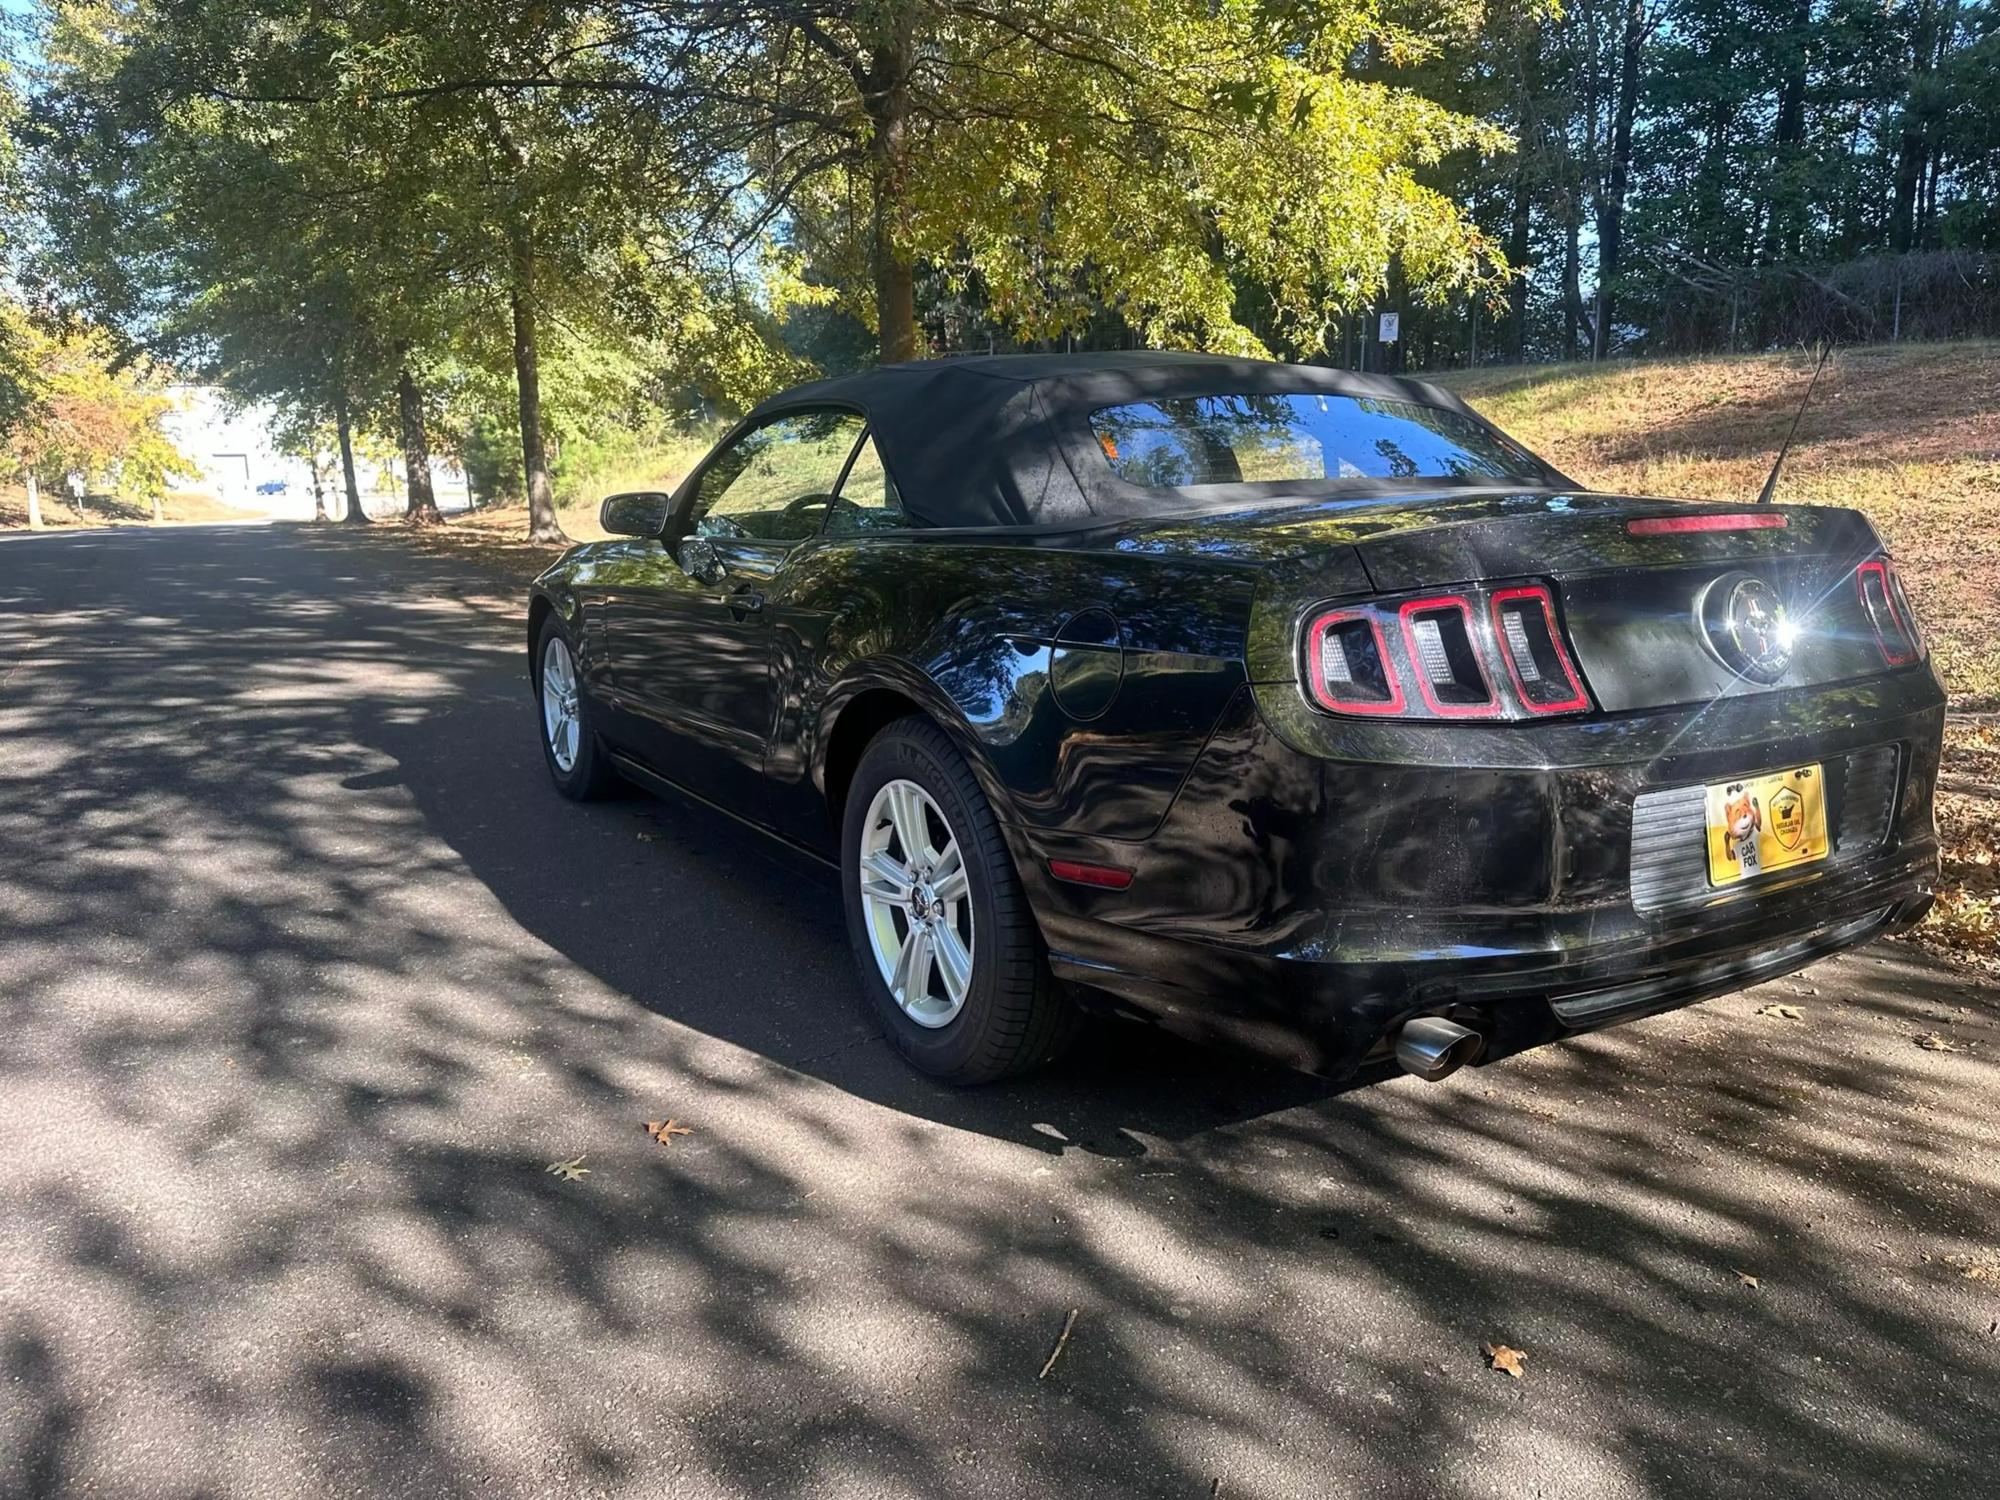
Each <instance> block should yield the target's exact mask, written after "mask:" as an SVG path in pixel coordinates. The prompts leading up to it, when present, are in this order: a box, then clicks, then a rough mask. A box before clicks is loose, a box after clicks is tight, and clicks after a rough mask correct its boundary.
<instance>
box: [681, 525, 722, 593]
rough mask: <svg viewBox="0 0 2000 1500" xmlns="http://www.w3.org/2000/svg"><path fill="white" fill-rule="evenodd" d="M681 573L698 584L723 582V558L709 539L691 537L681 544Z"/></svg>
mask: <svg viewBox="0 0 2000 1500" xmlns="http://www.w3.org/2000/svg"><path fill="white" fill-rule="evenodd" d="M680 560H681V571H682V572H684V573H686V574H687V575H688V577H690V578H692V579H694V581H695V582H697V583H720V582H722V558H721V557H720V556H719V555H718V554H717V553H716V550H715V546H714V544H713V543H712V542H710V541H709V540H708V538H707V537H700V536H691V537H689V538H688V539H687V540H686V541H684V542H682V543H681V552H680Z"/></svg>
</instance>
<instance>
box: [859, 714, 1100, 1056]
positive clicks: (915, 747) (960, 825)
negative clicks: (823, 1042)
mask: <svg viewBox="0 0 2000 1500" xmlns="http://www.w3.org/2000/svg"><path fill="white" fill-rule="evenodd" d="M841 851H842V858H841V871H842V883H843V885H844V887H845V892H846V897H847V931H848V939H849V941H850V942H851V943H852V944H853V946H854V953H855V958H856V961H857V962H858V964H859V966H860V969H861V985H862V988H863V989H864V990H866V991H867V993H868V997H869V1000H870V1001H871V1003H872V1006H873V1008H874V1010H875V1012H876V1014H877V1015H878V1016H880V1017H881V1020H882V1024H883V1027H884V1029H885V1030H886V1031H887V1032H888V1034H889V1038H890V1040H891V1041H893V1042H894V1043H895V1044H896V1048H897V1050H898V1051H900V1052H901V1053H902V1054H903V1055H904V1056H905V1057H906V1058H908V1059H909V1060H910V1061H911V1062H912V1063H913V1064H915V1065H916V1066H917V1067H918V1068H920V1069H921V1070H922V1071H924V1072H926V1073H929V1074H930V1075H931V1076H933V1077H935V1078H942V1079H944V1080H946V1081H947V1082H951V1083H962V1084H972V1083H990V1082H992V1081H993V1080H995V1079H998V1078H1005V1077H1007V1076H1008V1075H1010V1074H1013V1073H1019V1072H1023V1071H1025V1070H1027V1069H1029V1068H1032V1067H1035V1066H1037V1065H1038V1064H1040V1063H1043V1062H1046V1061H1048V1060H1050V1059H1051V1058H1053V1057H1055V1056H1056V1055H1057V1054H1058V1053H1060V1052H1061V1051H1062V1049H1063V1048H1064V1047H1065V1046H1067V1045H1068V1043H1069V1042H1070V1040H1071V1039H1072V1038H1073V1037H1074V1036H1075V1034H1076V1030H1077V1027H1078V1024H1079V1021H1080V1016H1079V1014H1078V1012H1077V1010H1076V1007H1075V1006H1074V1005H1073V1004H1071V1003H1070V1001H1069V1000H1068V999H1067V998H1066V997H1065V996H1063V995H1062V994H1061V993H1060V992H1059V991H1058V990H1057V988H1056V985H1055V980H1054V978H1053V977H1052V976H1051V975H1050V973H1049V966H1048V959H1047V956H1046V954H1045V953H1044V951H1043V948H1042V939H1041V932H1040V929H1039V928H1038V927H1037V926H1036V924H1035V917H1034V913H1033V912H1032V911H1030V910H1029V908H1028V899H1027V895H1026V893H1025V892H1024V891H1023V890H1022V889H1021V881H1020V877H1019V875H1017V874H1016V872H1015V870H1014V863H1013V859H1012V857H1011V856H1010V855H1009V853H1008V851H1007V843H1006V839H1005V838H1004V837H1003V836H1002V834H1001V832H1000V825H999V821H998V820H997V819H996V818H995V817H994V816H993V810H992V808H990V807H989V806H988V805H987V803H986V798H985V797H984V796H983V795H982V794H981V792H980V790H979V783H978V782H977V781H976V780H975V779H974V778H973V775H972V772H971V771H970V770H969V769H968V768H967V766H966V764H965V762H964V760H963V759H961V758H960V757H959V755H958V753H957V751H956V750H954V749H953V748H952V744H951V741H950V739H949V738H947V737H946V735H945V734H944V732H943V731H942V730H940V729H939V728H938V727H937V726H936V725H934V724H931V723H929V722H927V721H925V720H922V719H903V720H900V721H898V722H897V723H895V724H892V725H890V726H889V727H888V728H887V729H885V730H883V731H882V732H881V734H879V735H877V736H876V738H875V740H874V742H873V743H872V744H870V745H869V747H868V749H867V750H866V751H865V752H864V753H863V755H862V757H861V764H860V765H859V767H857V768H856V770H855V773H854V781H853V783H852V785H851V786H849V788H848V793H847V815H846V818H845V820H844V824H843V827H842V836H841Z"/></svg>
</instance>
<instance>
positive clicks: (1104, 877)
mask: <svg viewBox="0 0 2000 1500" xmlns="http://www.w3.org/2000/svg"><path fill="white" fill-rule="evenodd" d="M1049 873H1050V874H1051V875H1053V876H1055V878H1056V879H1058V880H1067V881H1068V882H1069V883H1070V884H1071V885H1094V886H1101V887H1102V888H1103V889H1105V890H1107V891H1122V890H1124V889H1125V887H1126V886H1128V885H1130V884H1131V883H1132V872H1131V871H1130V870H1121V869H1119V868H1118V867H1117V866H1116V865H1083V864H1078V863H1077V862H1076V861H1075V860H1073V859H1052V860H1050V861H1049Z"/></svg>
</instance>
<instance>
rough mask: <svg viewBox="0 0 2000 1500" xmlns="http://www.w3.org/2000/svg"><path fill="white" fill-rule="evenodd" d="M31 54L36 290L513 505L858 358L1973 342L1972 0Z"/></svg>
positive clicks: (647, 19) (238, 28)
mask: <svg viewBox="0 0 2000 1500" xmlns="http://www.w3.org/2000/svg"><path fill="white" fill-rule="evenodd" d="M17 52H18V54H19V59H20V65H19V69H18V74H19V78H18V82H17V84H16V85H15V86H14V87H13V88H11V89H10V90H9V91H8V92H7V95H6V98H7V100H8V102H9V106H10V108H12V109H13V110H14V111H15V117H14V118H13V119H12V121H11V128H10V130H9V131H8V132H7V140H8V141H9V142H10V143H18V153H17V154H15V155H10V156H9V157H8V159H7V161H6V162H5V163H4V171H0V178H4V181H5V182H6V183H7V184H8V185H9V186H8V187H7V191H8V192H9V193H11V194H12V195H13V198H14V201H15V202H16V203H17V204H18V206H19V212H18V213H17V214H16V215H15V216H14V217H15V218H16V219H17V220H18V221H19V222H20V223H21V224H23V225H25V226H27V228H26V230H25V231H24V232H23V233H21V234H20V235H18V236H17V238H16V241H15V243H14V244H13V245H12V246H11V247H9V258H10V260H11V261H12V262H13V265H14V271H15V284H16V286H17V288H18V291H19V296H20V297H21V299H22V301H23V309H24V316H26V314H27V312H28V311H30V310H31V311H32V318H29V320H28V321H30V322H34V323H35V324H36V325H37V326H38V327H44V328H62V327H67V328H70V329H88V330H91V331H92V332H91V337H92V338H93V339H94V340H96V342H95V343H93V344H92V345H91V347H94V348H101V349H103V350H105V351H107V355H106V357H107V359H108V360H109V361H110V362H111V363H114V364H115V363H119V362H121V361H122V362H128V363H129V362H132V361H135V360H136V361H139V363H137V364H135V365H133V368H146V367H148V366H147V364H146V362H147V361H150V362H155V363H157V364H158V365H160V366H162V367H171V368H172V369H173V370H174V371H176V372H177V373H178V374H180V375H181V376H183V377H184V378H188V379H196V380H206V381H212V382H215V383H219V384H221V385H223V386H224V387H225V388H227V389H228V390H230V391H231V392H234V393H235V394H236V395H237V396H239V397H240V398H242V399H245V400H256V401H263V402H269V403H271V404H272V405H273V406H274V407H275V408H276V409H278V410H280V411H282V412H283V413H285V414H286V417H285V421H286V425H287V431H288V432H289V433H290V434H292V436H293V437H294V438H295V439H296V440H298V441H301V442H304V441H307V436H309V435H313V434H322V435H324V437H325V440H326V441H327V442H328V443H330V444H331V446H332V448H333V449H334V450H337V451H338V453H342V454H345V453H349V452H351V449H352V444H353V441H354V438H355V435H356V434H357V433H358V434H362V435H364V436H372V437H377V438H381V439H385V440H387V441H390V442H392V443H393V444H394V445H395V446H397V447H398V448H399V449H400V450H401V452H402V453H403V455H404V457H405V462H406V468H407V470H408V472H409V474H410V475H411V491H410V506H411V513H412V516H413V518H417V519H422V518H424V517H425V516H427V515H429V514H432V513H433V512H434V507H433V506H432V505H431V502H430V497H429V489H428V484H427V483H426V482H425V481H424V478H423V476H426V475H427V474H428V471H429V463H428V459H429V454H430V453H431V451H432V450H433V449H434V448H435V449H441V450H442V451H444V452H446V453H448V454H451V455H453V456H456V457H458V458H460V459H461V460H462V461H464V462H465V463H466V464H467V466H468V469H470V470H472V471H474V472H476V473H477V474H478V475H479V476H480V477H481V479H482V482H484V483H486V484H487V485H488V487H489V488H490V489H493V490H498V491H502V492H505V493H509V494H517V495H520V496H521V497H523V498H525V499H526V500H527V501H528V504H529V509H530V517H531V520H530V525H531V530H532V531H533V533H534V534H536V535H538V536H543V537H551V536H555V535H558V534H559V528H558V525H557V521H556V515H555V505H554V502H555V493H556V489H557V486H558V482H559V480H560V479H561V477H562V476H563V475H564V474H565V473H566V472H568V471H569V469H570V468H571V467H573V466H574V465H575V464H577V463H578V462H580V461H581V457H580V456H582V455H591V454H601V453H604V452H607V451H610V450H611V449H613V448H615V447H616V445H617V444H618V443H619V442H620V441H621V440H623V436H624V435H630V434H632V433H638V432H651V431H661V430H665V429H666V428H669V427H671V426H672V425H673V424H675V423H676V422H679V421H682V420H685V419H687V418H689V417H691V416H694V415H699V414H708V413H718V412H727V411H731V410H738V409H741V408H742V407H743V406H745V405H746V404H748V403H749V402H751V401H752V400H754V399H755V398H756V397H757V396H759V395H761V394H762V393H764V392H765V391H768V390H770V389H773V388H775V387H777V386H780V385H782V384H785V383H788V382H791V381H793V380H796V379H799V378H802V377H804V376H806V375H809V374H810V373H812V372H813V371H814V370H816V369H826V370H832V369H839V368H844V367H850V366H852V365H854V364H856V363H859V362H865V361H867V360H871V359H900V358H907V357H912V356H915V355H920V354H926V353H949V352H952V351H954V350H959V349H969V348H979V347H995V348H1031V347H1051V346H1060V345H1062V344H1079V345H1086V346H1087V345H1099V344H1111V345H1132V344H1149V345H1164V346H1178V347H1188V348H1203V349H1213V350H1226V351H1233V352H1241V353H1253V354H1256V353H1267V354H1272V355H1276V356H1278V357H1283V358H1290V359H1318V360H1328V361H1334V362H1344V363H1354V362H1373V363H1380V362H1382V361H1384V360H1385V359H1388V360H1393V361H1394V362H1396V363H1398V364H1407V365H1412V366H1414V365H1421V364H1426V363H1459V362H1466V361H1475V360H1477V361H1483V360H1490V359H1495V358H1512V359H1522V358H1527V357H1531V356H1542V357H1551V356H1564V355H1568V356H1578V355H1590V356H1593V357H1603V356H1607V355H1610V354H1614V353H1634V352H1645V351H1647V350H1653V349H1661V350H1665V349H1686V348H1722V347H1735V348H1747V347H1756V346H1759V345H1763V344H1768V343H1771V342H1782V341H1785V340H1789V339H1796V338H1804V337H1812V336H1818V335H1821V334H1838V335H1840V336H1845V337H1901V336H1908V335H1910V334H1917V335H1930V334H1955V333H1962V332H1968V331H1995V330H2000V274H1997V273H1996V270H1995V258H1994V255H1995V252H1996V251H2000V123H1996V122H2000V110H1996V109H1995V107H1994V105H1993V100H1994V99H1995V97H1996V90H2000V28H1996V23H1995V15H1994V11H1993V8H1992V7H1991V5H1990V4H1989V3H1987V0H1888V3H1887V4H1883V5H1873V4H1871V5H1865V6H1863V5H1856V4H1852V3H1849V0H1749V3H1748V4H1747V5H1745V4H1735V5H1720V4H1718V3H1716V0H1568V3H1566V4H1563V5H1560V6H1559V5H1556V4H1555V3H1553V0H1486V3H1483V4H1475V3H1473V0H1451V3H1448V4H1446V5H1444V6H1426V7H1415V6H1410V5H1407V4H1405V3H1402V0H1325V3H1316V4H1311V5H1306V4H1301V3H1298V0H574V3H568V4H563V5H536V6H527V7H521V6H516V5H512V4H500V3H496V0H469V3H463V4H454V5H451V6H443V5H434V4H426V3H410V0H396V3H389V0H354V3H352V4H348V5H344V6H341V7H338V8H328V7H325V6H322V5H319V4H317V3H309V0H243V3H241V4H236V5H231V6H227V7H222V6H201V5H187V4H183V3H179V0H45V3H44V4H43V5H42V6H41V7H40V9H39V10H38V11H37V12H36V13H35V18H34V21H33V24H32V30H31V35H30V37H29V40H28V41H27V43H26V44H25V45H23V46H21V47H19V48H17ZM1389 308H1394V309H1397V310H1400V311H1401V312H1403V314H1404V336H1403V339H1402V341H1401V343H1400V344H1399V345H1398V346H1397V347H1396V348H1395V349H1393V350H1391V349H1387V348H1384V347H1381V346H1378V345H1377V344H1376V341H1375V340H1374V338H1373V337H1372V336H1371V335H1372V332H1373V330H1372V328H1371V327H1370V326H1369V324H1370V323H1371V322H1372V315H1373V313H1374V312H1376V311H1378V310H1384V309H1389ZM16 321H17V322H19V321H20V320H18V319H17V320H16ZM22 326H24V327H25V326H26V324H25V323H24V324H23V325H22ZM4 363H5V362H4V361H0V364H4ZM23 368H25V366H24V367H23ZM5 376H6V372H5V370H4V369H0V385H4V382H5ZM0 394H4V392H0ZM16 404H17V405H19V406H21V409H22V410H25V409H26V408H25V404H23V403H20V402H17V403H16ZM5 405H6V403H5V402H4V401H0V407H4V406H5ZM0 420H4V412H0ZM302 435H305V436H302ZM311 440H312V441H313V442H317V441H319V439H318V438H313V439H311ZM507 454H511V457H505V458H503V455H507ZM324 456H325V457H326V459H327V462H328V464H329V466H331V464H332V463H333V461H334V455H333V454H331V453H329V454H327V455H324ZM311 457H312V458H313V459H314V461H315V466H316V468H315V472H317V466H318V462H319V460H320V459H321V457H322V453H321V451H320V449H319V448H318V447H313V448H312V452H311ZM342 467H344V468H345V469H346V470H347V471H348V477H347V479H346V489H347V492H348V493H347V505H346V514H348V515H349V516H350V517H351V518H355V519H361V518H362V511H361V507H360V501H359V498H358V496H357V495H356V494H355V490H354V483H353V479H352V464H351V461H349V462H347V463H346V464H344V465H343V466H342Z"/></svg>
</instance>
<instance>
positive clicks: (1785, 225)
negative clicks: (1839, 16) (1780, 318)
mask: <svg viewBox="0 0 2000 1500" xmlns="http://www.w3.org/2000/svg"><path fill="white" fill-rule="evenodd" d="M1811 28H1812V0H1797V3H1796V4H1795V5H1794V6H1793V9H1792V23H1791V25H1790V27H1789V28H1787V30H1786V33H1785V38H1784V44H1783V53H1784V57H1785V79H1784V83H1783V85H1782V86H1781V87H1780V88H1779V90H1778V119H1777V126H1776V131H1775V134H1774V137H1773V140H1772V145H1773V146H1774V147H1775V148H1776V151H1775V156H1774V166H1773V171H1772V178H1771V183H1770V190H1769V191H1768V192H1767V193H1766V194H1765V196H1766V198H1767V199H1768V201H1769V202H1770V204H1771V217H1770V218H1769V219H1768V220H1766V221H1765V224H1764V244H1763V259H1764V263H1765V264H1766V265H1777V264H1780V263H1782V262H1784V261H1788V260H1792V259H1795V258H1796V257H1797V256H1798V254H1799V252H1800V248H1801V247H1800V244H1799V238H1800V229H1801V225H1800V222H1799V221H1800V219H1801V218H1802V216H1803V215H1804V214H1805V212H1806V211H1807V207H1806V203H1805V194H1804V193H1803V192H1802V191H1801V187H1802V184H1801V183H1800V182H1799V181H1798V177H1799V158H1800V156H1801V155H1802V154H1803V151H1804V147H1805V139H1806V64H1807V61H1808V58H1809V54H1810V52H1811V48H1810V47H1809V45H1808V39H1809V37H1810V36H1811Z"/></svg>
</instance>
